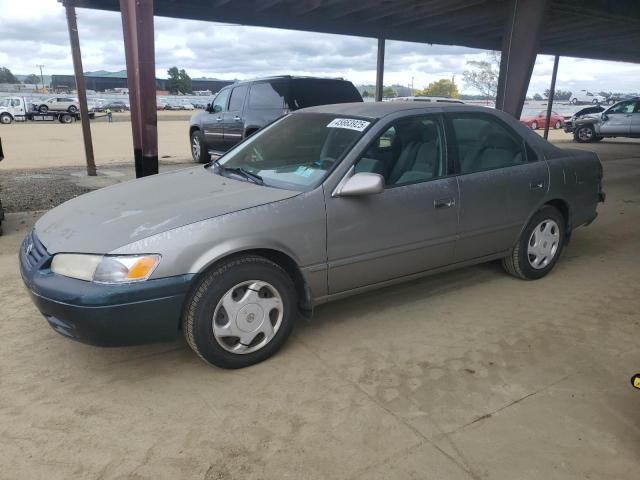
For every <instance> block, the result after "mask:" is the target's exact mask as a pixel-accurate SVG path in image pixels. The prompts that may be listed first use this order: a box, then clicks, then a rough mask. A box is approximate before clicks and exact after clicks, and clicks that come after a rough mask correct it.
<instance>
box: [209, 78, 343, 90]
mask: <svg viewBox="0 0 640 480" xmlns="http://www.w3.org/2000/svg"><path fill="white" fill-rule="evenodd" d="M269 80H326V81H333V82H347V81H348V80H345V79H344V78H342V77H309V76H306V77H305V76H302V75H299V76H294V75H274V76H272V77H261V78H252V79H249V80H240V81H238V82H235V83H232V84H231V85H225V86H224V87H223V88H222V89H225V88H230V87H235V86H237V85H244V84H247V83H253V82H265V81H269ZM222 89H221V90H222Z"/></svg>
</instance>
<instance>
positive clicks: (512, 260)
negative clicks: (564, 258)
mask: <svg viewBox="0 0 640 480" xmlns="http://www.w3.org/2000/svg"><path fill="white" fill-rule="evenodd" d="M548 220H553V221H554V222H555V223H556V225H557V227H558V237H559V238H558V242H557V246H556V250H555V253H554V255H553V257H552V258H551V260H550V261H549V262H548V263H547V264H546V265H545V266H544V267H542V268H534V267H533V266H532V265H531V262H530V260H529V253H528V247H529V241H530V239H531V235H532V233H533V230H534V229H535V228H537V227H538V226H540V225H541V224H543V222H545V221H548ZM565 225H566V222H565V219H564V217H563V216H562V214H561V213H560V212H559V211H558V209H556V208H555V207H552V206H551V205H545V206H543V207H542V208H541V209H540V210H538V211H537V212H536V213H535V214H534V215H533V217H531V220H529V223H528V224H527V226H526V227H525V229H524V230H523V231H522V233H521V234H520V238H519V239H518V242H517V243H516V245H515V247H514V248H513V251H512V252H511V253H510V254H509V255H508V256H507V257H505V258H503V259H502V266H503V267H504V269H505V270H506V271H507V272H508V273H509V274H511V275H513V276H514V277H518V278H521V279H523V280H537V279H538V278H542V277H544V276H545V275H547V274H548V273H549V272H550V271H551V270H552V269H553V267H554V266H555V264H556V263H557V261H558V259H559V258H560V255H561V254H562V248H563V246H564V242H565V235H566V232H565V228H566V227H565Z"/></svg>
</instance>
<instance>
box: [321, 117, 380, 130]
mask: <svg viewBox="0 0 640 480" xmlns="http://www.w3.org/2000/svg"><path fill="white" fill-rule="evenodd" d="M369 123H371V122H367V121H366V120H356V119H355V118H335V119H333V120H331V122H329V125H327V128H347V129H349V130H356V131H358V132H362V131H363V130H364V129H365V128H367V127H368V126H369Z"/></svg>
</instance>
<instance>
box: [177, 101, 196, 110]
mask: <svg viewBox="0 0 640 480" xmlns="http://www.w3.org/2000/svg"><path fill="white" fill-rule="evenodd" d="M180 106H181V107H182V110H195V108H194V106H193V104H192V103H191V102H188V101H184V102H182V103H181V104H180Z"/></svg>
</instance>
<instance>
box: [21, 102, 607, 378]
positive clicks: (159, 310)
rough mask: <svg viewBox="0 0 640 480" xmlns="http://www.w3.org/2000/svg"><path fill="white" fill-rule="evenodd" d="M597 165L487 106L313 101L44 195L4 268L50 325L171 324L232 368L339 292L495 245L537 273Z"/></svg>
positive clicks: (584, 201) (593, 181) (546, 265)
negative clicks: (55, 196)
mask: <svg viewBox="0 0 640 480" xmlns="http://www.w3.org/2000/svg"><path fill="white" fill-rule="evenodd" d="M601 180H602V168H601V165H600V162H599V160H598V158H597V156H596V155H595V154H593V153H590V152H584V151H575V150H561V149H558V148H556V147H554V146H553V145H551V144H549V143H547V142H546V141H545V140H543V139H542V138H541V137H539V136H538V135H537V134H536V133H534V132H532V131H531V130H529V129H528V128H526V127H524V126H523V125H521V124H520V123H519V122H518V121H517V120H515V119H513V118H511V117H509V116H507V115H505V114H503V113H501V112H498V111H494V110H489V109H486V108H482V107H471V106H467V105H443V104H435V103H434V104H419V103H410V102H407V103H405V102H395V103H357V104H340V105H329V106H322V107H314V108H310V109H306V110H300V111H297V112H295V113H292V114H290V115H287V116H286V117H284V118H282V119H280V120H278V121H276V122H275V123H273V124H272V125H270V126H269V127H267V128H264V129H263V130H261V131H260V132H258V133H256V134H255V135H253V136H251V137H249V138H247V139H246V140H245V141H243V142H242V143H241V144H239V145H238V146H236V147H235V148H233V149H232V150H230V151H229V152H228V153H227V154H225V155H224V156H223V157H222V158H220V159H219V160H218V161H216V162H214V163H211V164H208V165H206V166H204V167H202V166H200V167H195V168H190V169H185V170H180V171H176V172H172V173H166V174H162V175H156V176H153V177H147V178H145V179H140V180H136V181H133V182H129V183H125V184H120V185H116V186H113V187H109V188H105V189H102V190H99V191H96V192H93V193H89V194H87V195H84V196H81V197H78V198H76V199H73V200H71V201H69V202H67V203H65V204H63V205H61V206H59V207H57V208H55V209H53V210H51V211H50V212H48V213H47V214H45V215H44V216H43V217H42V218H41V219H40V220H39V221H38V222H37V224H36V226H35V228H34V230H33V231H32V232H31V233H30V234H29V236H28V237H27V238H26V239H25V241H24V242H23V245H22V248H21V250H20V260H21V271H22V276H23V279H24V281H25V284H26V285H27V288H28V290H29V291H30V292H31V294H32V298H33V300H34V302H35V303H36V305H37V306H38V308H39V309H40V311H41V312H42V313H43V315H44V316H45V318H46V319H47V321H48V322H49V324H50V325H51V326H52V327H53V328H54V329H55V330H56V331H57V332H59V333H61V334H63V335H65V336H67V337H70V338H73V339H76V340H80V341H83V342H87V343H91V344H96V345H125V344H134V343H142V342H151V341H162V340H168V339H171V338H173V337H174V336H175V335H176V334H178V332H179V331H180V330H182V332H183V333H184V335H185V336H186V339H187V341H188V343H189V345H190V346H191V347H192V348H193V350H194V351H195V352H196V353H197V354H198V355H199V356H200V357H201V358H202V359H204V360H205V361H207V362H210V363H212V364H214V365H218V366H221V367H225V368H238V367H244V366H247V365H250V364H253V363H256V362H259V361H262V360H264V359H266V358H268V357H269V356H270V355H272V354H273V353H275V352H276V351H277V350H278V349H279V348H280V347H281V346H282V345H283V343H284V342H285V340H286V339H287V337H288V336H289V334H290V332H291V329H292V327H293V325H294V321H295V320H296V318H297V317H298V316H299V315H300V314H304V315H310V314H311V312H312V310H313V308H314V306H316V305H318V304H321V303H324V302H328V301H331V300H334V299H337V298H341V297H344V296H346V295H352V294H356V293H359V292H363V291H366V290H370V289H373V288H378V287H382V286H385V285H389V284H392V283H395V282H401V281H407V280H412V279H415V278H417V277H420V276H423V275H428V274H433V273H436V272H441V271H444V270H448V269H453V268H459V267H463V266H466V265H471V264H476V263H479V262H487V261H491V260H497V259H500V260H502V263H503V265H504V267H505V269H506V271H507V272H509V273H510V274H512V275H514V276H515V277H518V278H521V279H527V280H533V279H539V278H542V277H544V276H545V275H547V274H548V273H549V272H550V271H551V270H552V269H553V267H554V265H555V264H556V262H557V261H558V259H559V258H560V254H561V252H562V249H563V247H564V246H565V245H566V244H567V241H568V239H569V237H570V236H571V235H572V233H573V231H574V230H575V229H576V228H577V227H579V226H581V225H586V224H588V223H590V222H591V221H593V220H594V218H595V217H596V206H597V204H598V202H599V201H602V200H603V199H604V194H603V193H602V191H601ZM522 288H527V286H526V284H523V287H522Z"/></svg>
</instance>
